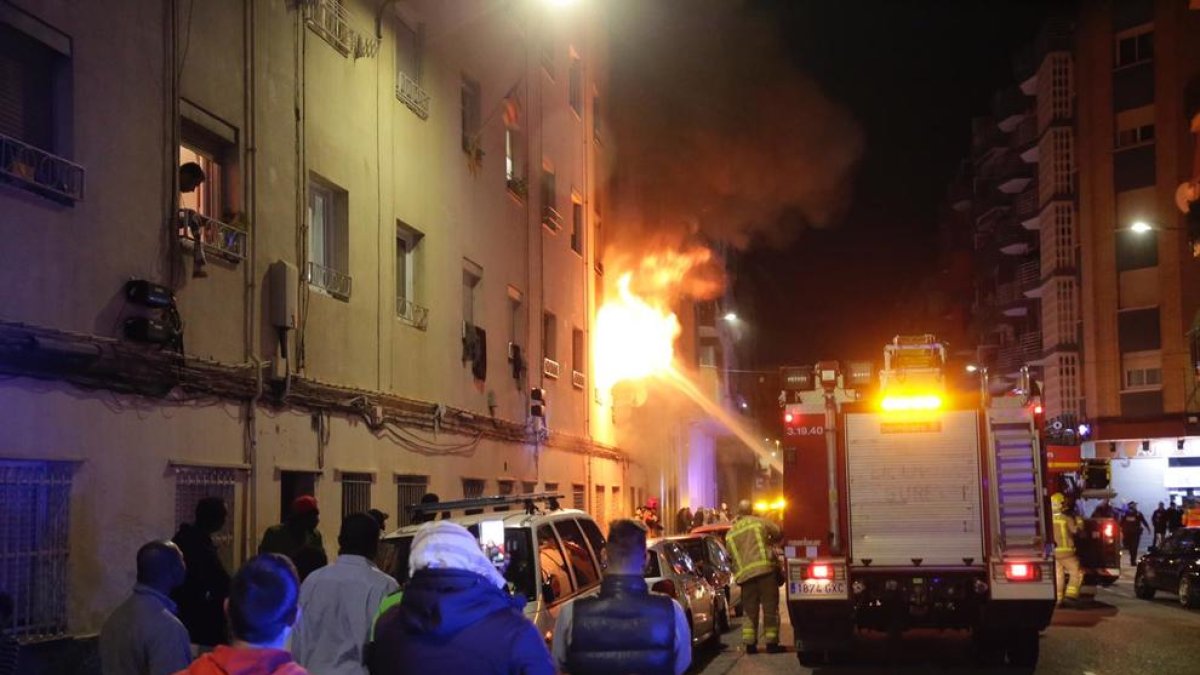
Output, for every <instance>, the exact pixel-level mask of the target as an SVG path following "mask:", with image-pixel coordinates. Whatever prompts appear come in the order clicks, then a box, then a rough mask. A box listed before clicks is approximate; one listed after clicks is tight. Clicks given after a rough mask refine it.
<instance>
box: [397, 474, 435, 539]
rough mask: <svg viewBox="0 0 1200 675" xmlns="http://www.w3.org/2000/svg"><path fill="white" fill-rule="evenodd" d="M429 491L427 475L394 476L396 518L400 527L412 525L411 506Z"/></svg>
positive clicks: (417, 502)
mask: <svg viewBox="0 0 1200 675" xmlns="http://www.w3.org/2000/svg"><path fill="white" fill-rule="evenodd" d="M428 491H429V476H414V475H399V476H396V518H397V519H398V520H397V522H398V524H399V526H400V527H404V526H406V525H412V522H413V514H412V510H411V509H412V507H414V506H416V505H417V504H420V503H421V497H424V496H425V493H426V492H428Z"/></svg>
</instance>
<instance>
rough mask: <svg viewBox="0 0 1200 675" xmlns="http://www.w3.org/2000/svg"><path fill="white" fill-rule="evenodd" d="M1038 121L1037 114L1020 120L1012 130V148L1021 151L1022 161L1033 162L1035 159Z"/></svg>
mask: <svg viewBox="0 0 1200 675" xmlns="http://www.w3.org/2000/svg"><path fill="white" fill-rule="evenodd" d="M1037 142H1038V122H1037V115H1029V116H1027V117H1026V118H1025V119H1023V120H1021V124H1019V125H1018V126H1017V130H1016V131H1015V132H1013V148H1014V149H1015V150H1016V151H1017V152H1019V153H1021V159H1022V161H1025V162H1028V163H1030V164H1033V163H1034V162H1036V161H1037V159H1038V158H1037Z"/></svg>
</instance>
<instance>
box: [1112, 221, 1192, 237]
mask: <svg viewBox="0 0 1200 675" xmlns="http://www.w3.org/2000/svg"><path fill="white" fill-rule="evenodd" d="M1126 229H1128V230H1129V231H1130V232H1133V233H1134V234H1146V233H1147V232H1162V231H1169V232H1174V231H1177V230H1182V229H1184V228H1182V227H1171V226H1170V225H1163V224H1161V223H1155V222H1152V221H1149V220H1135V221H1133V222H1132V223H1130V224H1129V227H1128V228H1126Z"/></svg>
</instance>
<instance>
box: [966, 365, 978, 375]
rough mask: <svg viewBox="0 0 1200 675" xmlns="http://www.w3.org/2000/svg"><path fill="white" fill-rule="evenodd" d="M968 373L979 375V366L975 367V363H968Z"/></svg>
mask: <svg viewBox="0 0 1200 675" xmlns="http://www.w3.org/2000/svg"><path fill="white" fill-rule="evenodd" d="M967 372H968V373H977V372H979V366H977V365H975V364H974V363H968V364H967Z"/></svg>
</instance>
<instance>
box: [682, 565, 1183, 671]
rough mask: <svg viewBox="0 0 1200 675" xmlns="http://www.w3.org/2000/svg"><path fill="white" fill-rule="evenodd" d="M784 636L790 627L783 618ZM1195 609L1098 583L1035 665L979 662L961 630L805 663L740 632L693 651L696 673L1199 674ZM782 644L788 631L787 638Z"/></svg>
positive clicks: (1057, 625)
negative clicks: (756, 650) (755, 649)
mask: <svg viewBox="0 0 1200 675" xmlns="http://www.w3.org/2000/svg"><path fill="white" fill-rule="evenodd" d="M783 633H784V635H785V636H788V635H790V626H788V625H787V621H786V617H785V620H784V631H783ZM1197 635H1200V612H1197V611H1195V610H1191V611H1189V610H1186V609H1183V608H1182V607H1180V606H1179V602H1178V601H1177V599H1176V598H1173V597H1170V598H1168V597H1164V596H1162V595H1160V596H1159V597H1158V598H1157V599H1156V600H1153V601H1149V602H1148V601H1145V600H1138V599H1137V598H1134V597H1133V594H1132V592H1131V591H1130V588H1129V584H1128V583H1126V584H1123V585H1122V584H1119V585H1117V586H1114V587H1112V588H1110V589H1102V590H1101V591H1100V593H1099V596H1098V602H1097V606H1096V607H1094V608H1089V609H1067V610H1058V611H1057V612H1055V614H1054V620H1053V622H1052V623H1051V625H1050V627H1049V628H1048V629H1047V630H1046V631H1045V632H1044V633H1043V634H1042V637H1041V640H1040V642H1041V661H1040V662H1039V663H1038V665H1037V668H1036V670H1034V669H1026V670H1022V669H1014V668H1008V667H985V666H981V665H979V664H978V663H977V660H976V655H975V652H974V651H973V649H972V643H971V641H970V639H969V638H968V637H966V635H965V634H962V633H946V634H938V633H936V632H932V631H917V632H915V633H913V634H912V635H910V636H906V637H905V639H904V641H903V642H901V643H898V644H894V645H889V644H888V642H887V640H886V638H884V637H882V636H880V635H877V634H876V635H868V636H866V637H863V638H861V639H859V640H858V642H857V643H856V646H855V649H854V651H853V653H851V654H849V655H848V656H847V657H846V658H844V659H839V660H838V661H837V662H835V663H833V664H829V665H823V666H819V667H816V668H803V667H801V666H800V664H799V663H798V662H797V659H796V655H795V653H792V652H789V653H786V654H762V653H760V654H756V655H754V656H747V655H745V654H744V653H742V651H741V649H740V648H739V644H738V643H739V638H738V634H737V631H736V630H734V631H732V632H730V633H727V634H726V635H725V636H724V638H723V639H722V640H721V648H720V649H719V650H707V651H704V650H701V651H698V652H697V654H696V664H695V666H694V669H693V671H691V672H695V673H704V674H705V675H766V674H767V673H819V674H822V675H875V674H879V675H883V674H885V673H886V674H892V673H896V674H899V673H904V674H909V673H911V674H913V675H917V674H919V673H944V674H945V675H956V674H960V673H961V674H962V675H973V674H975V673H996V674H997V675H998V674H1000V673H1021V672H1036V673H1038V674H1039V675H1043V674H1044V675H1126V674H1129V675H1133V674H1140V673H1146V674H1147V675H1149V674H1151V673H1153V674H1154V675H1185V674H1187V673H1194V672H1196V663H1197V660H1198V659H1200V641H1198V640H1197ZM784 641H785V642H787V637H785V638H784Z"/></svg>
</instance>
